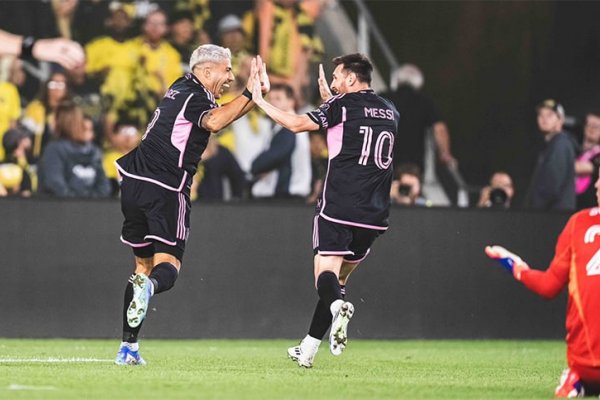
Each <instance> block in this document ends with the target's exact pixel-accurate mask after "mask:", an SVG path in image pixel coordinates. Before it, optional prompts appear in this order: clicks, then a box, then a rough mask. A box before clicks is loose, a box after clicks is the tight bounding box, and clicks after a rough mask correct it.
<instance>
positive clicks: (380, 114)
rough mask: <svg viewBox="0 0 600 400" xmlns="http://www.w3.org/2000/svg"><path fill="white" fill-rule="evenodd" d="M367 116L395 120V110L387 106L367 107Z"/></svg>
mask: <svg viewBox="0 0 600 400" xmlns="http://www.w3.org/2000/svg"><path fill="white" fill-rule="evenodd" d="M365 117H367V118H378V119H389V120H390V121H393V120H394V112H393V111H392V110H386V109H385V108H368V107H365Z"/></svg>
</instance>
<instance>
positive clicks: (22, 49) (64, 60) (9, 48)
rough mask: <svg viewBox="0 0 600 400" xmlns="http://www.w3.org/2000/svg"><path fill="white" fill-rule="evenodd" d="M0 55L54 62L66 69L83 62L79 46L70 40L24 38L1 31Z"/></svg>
mask: <svg viewBox="0 0 600 400" xmlns="http://www.w3.org/2000/svg"><path fill="white" fill-rule="evenodd" d="M0 55H9V56H18V57H20V58H23V59H30V58H34V59H36V60H39V61H50V62H55V63H58V64H60V65H61V66H63V67H64V68H67V69H71V68H75V67H76V66H79V65H81V64H83V63H84V61H85V53H84V51H83V49H82V48H81V45H80V44H79V43H77V42H74V41H72V40H68V39H62V38H56V39H36V38H34V37H33V36H27V37H24V36H20V35H14V34H12V33H9V32H7V31H3V30H0Z"/></svg>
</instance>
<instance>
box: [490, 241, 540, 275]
mask: <svg viewBox="0 0 600 400" xmlns="http://www.w3.org/2000/svg"><path fill="white" fill-rule="evenodd" d="M485 254H487V256H488V257H489V258H491V259H493V260H496V261H498V262H499V263H500V265H502V266H503V267H504V268H505V269H506V270H507V271H508V272H510V273H511V274H512V275H513V276H514V277H515V279H516V280H518V281H520V280H521V273H522V272H523V271H524V270H527V269H529V265H527V263H526V262H525V261H523V260H522V259H521V257H519V256H518V255H516V254H514V253H511V252H510V251H508V250H506V249H505V248H504V247H502V246H486V247H485Z"/></svg>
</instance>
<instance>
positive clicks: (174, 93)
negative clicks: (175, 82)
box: [165, 89, 179, 100]
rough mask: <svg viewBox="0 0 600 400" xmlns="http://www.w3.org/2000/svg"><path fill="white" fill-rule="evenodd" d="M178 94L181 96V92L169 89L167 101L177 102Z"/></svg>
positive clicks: (166, 95)
mask: <svg viewBox="0 0 600 400" xmlns="http://www.w3.org/2000/svg"><path fill="white" fill-rule="evenodd" d="M178 94H179V90H175V89H169V90H168V91H167V93H166V94H165V97H166V98H167V99H171V100H175V96H177V95H178Z"/></svg>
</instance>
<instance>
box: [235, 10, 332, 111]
mask: <svg viewBox="0 0 600 400" xmlns="http://www.w3.org/2000/svg"><path fill="white" fill-rule="evenodd" d="M244 31H245V32H246V33H247V34H248V41H249V44H248V45H247V47H248V48H249V49H251V50H252V51H253V52H254V53H256V54H259V55H260V56H261V57H262V58H263V59H264V60H265V63H266V64H267V66H268V68H269V74H270V77H271V80H272V81H273V83H286V84H288V85H290V86H291V87H292V88H293V89H294V93H295V95H296V96H297V101H298V104H303V103H304V101H305V100H304V92H305V88H306V87H307V86H308V85H309V84H310V74H309V73H308V69H309V63H310V61H311V59H312V58H313V57H314V56H316V55H320V53H322V50H323V49H322V47H323V45H322V43H321V40H320V38H319V37H318V36H317V35H316V33H315V29H314V20H313V18H312V17H311V16H310V15H309V14H308V13H307V12H306V11H305V10H304V8H303V3H302V2H300V1H297V0H261V1H257V2H256V8H255V10H254V13H247V14H246V16H245V17H244Z"/></svg>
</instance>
